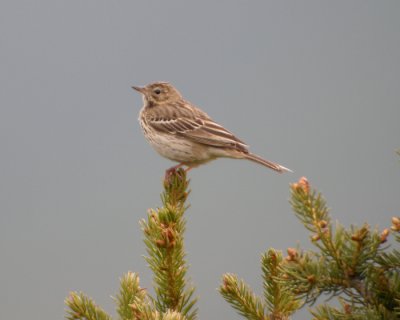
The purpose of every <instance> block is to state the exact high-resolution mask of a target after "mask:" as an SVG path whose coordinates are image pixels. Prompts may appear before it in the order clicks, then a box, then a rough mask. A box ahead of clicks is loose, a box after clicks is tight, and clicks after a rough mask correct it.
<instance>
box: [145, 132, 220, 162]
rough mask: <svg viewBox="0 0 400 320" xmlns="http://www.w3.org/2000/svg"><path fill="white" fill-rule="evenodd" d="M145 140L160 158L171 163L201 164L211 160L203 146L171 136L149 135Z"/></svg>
mask: <svg viewBox="0 0 400 320" xmlns="http://www.w3.org/2000/svg"><path fill="white" fill-rule="evenodd" d="M146 138H147V140H148V141H149V142H150V144H151V146H152V147H153V148H154V149H155V150H156V151H157V152H158V153H159V154H160V155H161V156H163V157H165V158H167V159H170V160H173V161H177V162H187V163H202V162H207V161H209V160H212V159H213V157H212V156H210V155H209V153H208V152H207V148H206V147H205V146H203V145H200V144H198V143H195V142H192V141H190V140H187V139H183V138H181V137H178V136H176V135H173V134H160V133H158V134H156V135H152V134H149V135H146Z"/></svg>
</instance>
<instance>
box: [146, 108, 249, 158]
mask: <svg viewBox="0 0 400 320" xmlns="http://www.w3.org/2000/svg"><path fill="white" fill-rule="evenodd" d="M163 108H164V110H163V111H164V112H162V114H156V113H153V114H152V115H149V117H147V119H146V122H147V123H148V124H149V125H150V126H151V127H153V128H154V129H155V130H158V131H161V132H165V133H169V134H174V135H179V136H182V137H185V138H187V139H190V140H192V141H195V142H197V143H201V144H204V145H209V146H213V147H224V148H232V149H236V150H238V151H242V152H245V153H247V152H248V149H247V148H248V147H247V145H246V144H245V143H244V142H243V141H241V140H239V139H238V138H236V137H235V136H234V135H233V134H232V133H231V132H229V131H228V130H226V129H225V128H224V127H222V126H221V125H219V124H218V123H216V122H214V121H213V120H212V119H211V118H210V117H209V116H208V115H207V114H206V113H204V112H203V111H201V110H199V109H197V108H194V107H193V106H190V107H187V106H186V105H185V106H183V107H182V106H180V107H179V108H172V107H171V108H170V110H168V107H166V106H163Z"/></svg>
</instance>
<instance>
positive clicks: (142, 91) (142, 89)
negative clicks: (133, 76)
mask: <svg viewBox="0 0 400 320" xmlns="http://www.w3.org/2000/svg"><path fill="white" fill-rule="evenodd" d="M132 89H133V90H136V91H138V92H140V93H144V88H143V87H135V86H132Z"/></svg>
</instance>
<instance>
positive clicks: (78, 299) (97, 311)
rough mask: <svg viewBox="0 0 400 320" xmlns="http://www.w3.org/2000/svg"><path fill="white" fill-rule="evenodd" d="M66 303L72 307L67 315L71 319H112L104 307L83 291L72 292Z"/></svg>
mask: <svg viewBox="0 0 400 320" xmlns="http://www.w3.org/2000/svg"><path fill="white" fill-rule="evenodd" d="M65 304H66V305H67V306H68V307H69V308H70V310H68V311H67V316H66V318H67V319H69V320H77V319H86V320H111V317H110V316H109V315H108V314H107V313H106V312H105V311H104V310H103V309H101V308H100V307H99V306H97V305H96V304H95V303H94V301H93V300H92V299H90V298H89V297H87V296H86V295H84V294H83V293H82V292H80V293H78V292H70V294H69V296H68V298H67V299H65Z"/></svg>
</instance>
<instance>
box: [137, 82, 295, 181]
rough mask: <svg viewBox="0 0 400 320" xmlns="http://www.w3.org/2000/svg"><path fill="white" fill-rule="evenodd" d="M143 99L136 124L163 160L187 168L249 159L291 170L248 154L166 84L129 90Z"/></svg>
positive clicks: (226, 131)
mask: <svg viewBox="0 0 400 320" xmlns="http://www.w3.org/2000/svg"><path fill="white" fill-rule="evenodd" d="M132 88H133V89H135V90H136V91H139V92H140V93H141V94H142V96H143V103H144V105H143V107H142V109H141V111H140V115H139V122H140V125H141V126H142V129H143V133H144V135H145V137H146V139H147V140H148V141H149V142H150V144H151V145H152V146H153V148H154V149H155V150H156V151H157V152H158V153H159V154H160V155H162V156H163V157H165V158H168V159H170V160H173V161H177V162H179V164H178V165H176V166H174V167H172V168H170V169H169V170H168V171H171V170H175V169H177V168H179V167H181V166H182V165H186V166H187V167H188V169H190V168H193V167H196V166H198V165H200V164H203V163H206V162H209V161H211V160H214V159H217V158H221V157H225V158H234V159H248V160H251V161H254V162H256V163H259V164H262V165H264V166H266V167H268V168H270V169H273V170H275V171H277V172H279V173H282V172H285V171H290V172H291V170H290V169H288V168H285V167H284V166H281V165H280V164H277V163H274V162H271V161H268V160H265V159H263V158H261V157H260V156H257V155H255V154H253V153H251V152H249V150H248V147H247V145H246V144H245V143H244V142H243V141H241V140H239V139H238V138H236V137H235V136H234V135H233V134H232V133H231V132H230V131H228V130H226V129H225V128H224V127H222V126H221V125H219V124H218V123H216V122H214V121H213V120H212V119H211V118H210V117H209V116H208V115H207V114H206V113H205V112H203V111H201V110H200V109H198V108H196V107H195V106H193V105H192V104H191V103H190V102H188V101H185V100H184V99H183V97H182V95H181V94H180V93H179V91H178V90H176V89H175V88H174V87H173V86H172V85H171V84H169V83H167V82H155V83H151V84H149V85H147V86H145V87H132Z"/></svg>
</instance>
